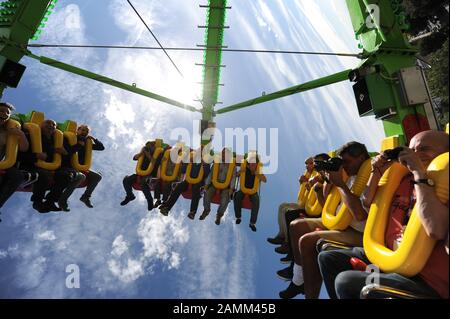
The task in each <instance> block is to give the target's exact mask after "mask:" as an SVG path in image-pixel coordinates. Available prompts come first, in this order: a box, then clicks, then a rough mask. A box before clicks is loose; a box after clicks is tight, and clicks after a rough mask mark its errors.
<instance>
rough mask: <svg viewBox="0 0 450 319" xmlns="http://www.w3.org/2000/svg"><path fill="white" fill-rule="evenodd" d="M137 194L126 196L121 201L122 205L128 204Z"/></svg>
mask: <svg viewBox="0 0 450 319" xmlns="http://www.w3.org/2000/svg"><path fill="white" fill-rule="evenodd" d="M135 199H136V196H134V195H131V196H126V197H125V199H124V200H123V201H122V202H121V203H120V206H125V205H126V204H128V203H129V202H131V201H132V200H135Z"/></svg>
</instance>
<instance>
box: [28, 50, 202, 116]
mask: <svg viewBox="0 0 450 319" xmlns="http://www.w3.org/2000/svg"><path fill="white" fill-rule="evenodd" d="M26 55H27V56H28V57H30V58H32V59H35V60H38V61H39V62H41V63H43V64H46V65H49V66H52V67H54V68H57V69H61V70H64V71H67V72H71V73H74V74H77V75H81V76H84V77H86V78H89V79H92V80H95V81H98V82H102V83H105V84H108V85H111V86H115V87H117V88H119V89H122V90H126V91H130V92H133V93H136V94H140V95H143V96H146V97H149V98H151V99H154V100H158V101H161V102H164V103H168V104H171V105H173V106H176V107H179V108H182V109H185V110H188V111H191V112H200V111H199V110H197V109H196V108H195V107H193V106H190V105H187V104H184V103H181V102H178V101H175V100H172V99H169V98H166V97H164V96H161V95H158V94H155V93H152V92H149V91H145V90H143V89H140V88H138V87H136V86H135V85H129V84H126V83H123V82H119V81H116V80H113V79H111V78H108V77H106V76H102V75H99V74H96V73H93V72H90V71H87V70H84V69H81V68H78V67H75V66H73V65H70V64H66V63H63V62H60V61H57V60H54V59H50V58H47V57H44V56H37V55H34V54H33V53H31V52H30V51H28V52H27V54H26Z"/></svg>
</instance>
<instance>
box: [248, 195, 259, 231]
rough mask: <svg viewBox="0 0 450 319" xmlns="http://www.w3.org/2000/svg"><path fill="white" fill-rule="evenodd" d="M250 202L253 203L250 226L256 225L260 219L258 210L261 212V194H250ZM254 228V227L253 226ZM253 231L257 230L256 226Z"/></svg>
mask: <svg viewBox="0 0 450 319" xmlns="http://www.w3.org/2000/svg"><path fill="white" fill-rule="evenodd" d="M250 202H251V203H252V209H251V215H250V227H251V226H255V225H256V222H257V221H258V212H259V194H258V193H255V194H253V195H251V196H250ZM251 228H252V227H251ZM252 230H253V231H256V228H255V227H253V228H252Z"/></svg>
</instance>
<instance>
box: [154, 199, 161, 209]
mask: <svg viewBox="0 0 450 319" xmlns="http://www.w3.org/2000/svg"><path fill="white" fill-rule="evenodd" d="M159 205H161V201H160V200H159V199H157V200H156V202H155V204H154V205H153V207H154V208H157V207H158V206H159Z"/></svg>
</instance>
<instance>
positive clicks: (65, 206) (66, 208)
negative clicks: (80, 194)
mask: <svg viewBox="0 0 450 319" xmlns="http://www.w3.org/2000/svg"><path fill="white" fill-rule="evenodd" d="M58 206H59V208H61V209H62V211H63V212H70V208H69V205H68V204H67V202H66V201H58Z"/></svg>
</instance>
